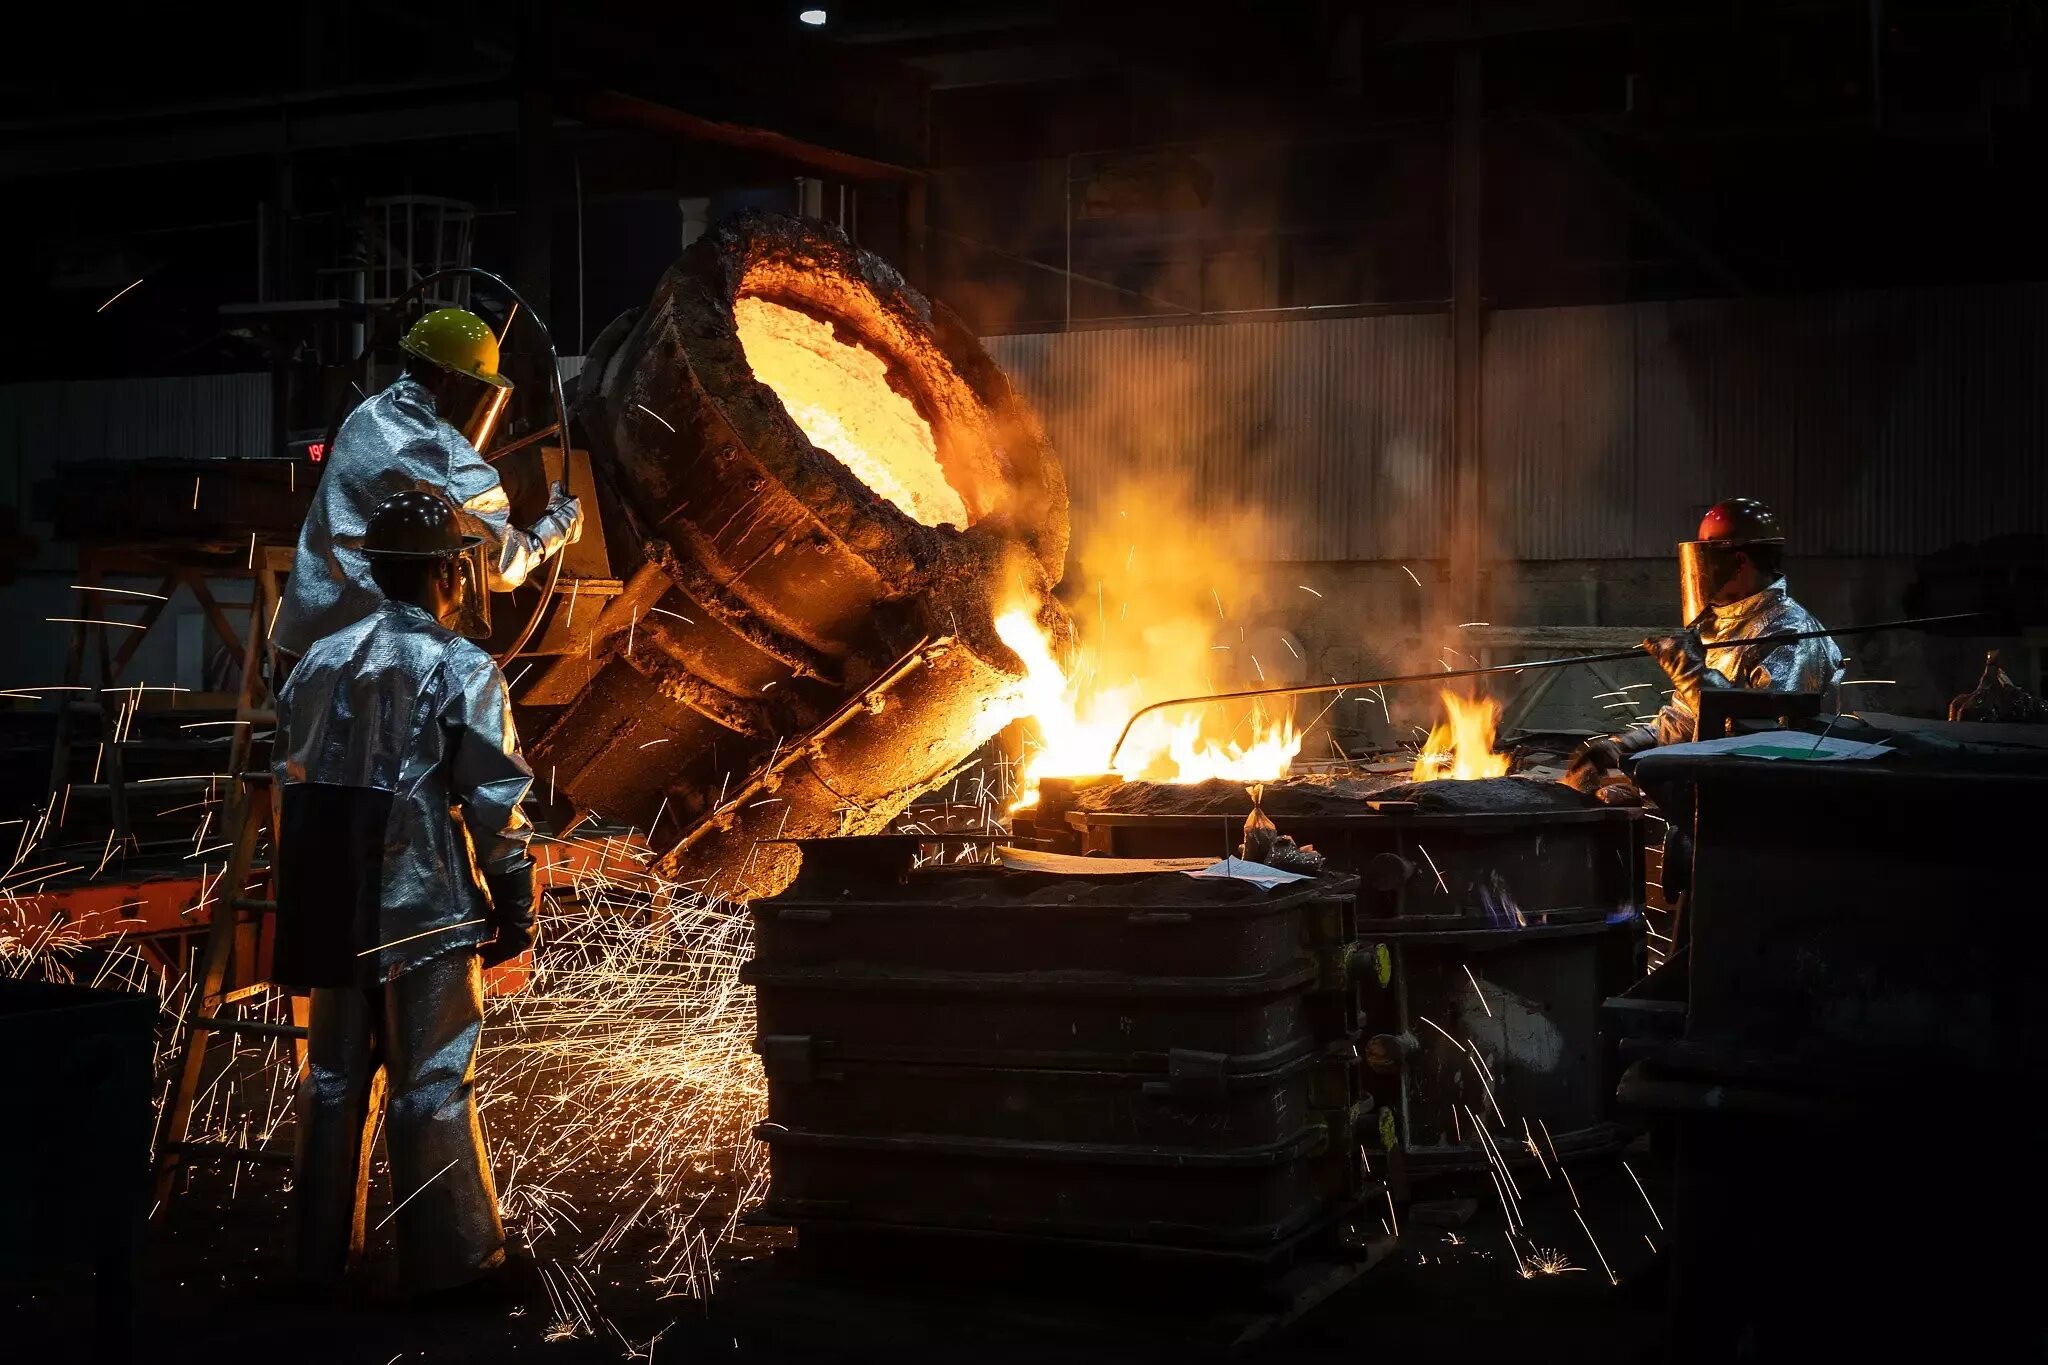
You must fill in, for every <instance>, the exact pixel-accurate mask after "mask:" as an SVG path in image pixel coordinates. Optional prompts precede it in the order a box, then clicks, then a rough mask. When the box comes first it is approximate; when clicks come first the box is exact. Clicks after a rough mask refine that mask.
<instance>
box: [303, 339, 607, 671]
mask: <svg viewBox="0 0 2048 1365" xmlns="http://www.w3.org/2000/svg"><path fill="white" fill-rule="evenodd" d="M399 344H400V347H401V349H403V350H404V351H405V353H406V362H405V373H404V374H402V375H400V376H399V377H398V379H397V380H396V381H395V382H393V383H392V384H391V385H390V386H389V387H387V388H385V389H383V390H382V391H380V392H379V393H378V394H377V395H376V396H375V397H373V398H371V399H369V400H368V401H366V402H364V403H362V404H360V405H358V406H357V408H356V410H355V411H354V412H351V413H350V414H349V415H348V420H346V421H345V422H343V423H342V424H341V431H340V433H339V434H338V435H337V436H336V437H335V440H334V449H332V450H330V451H328V452H327V460H326V465H327V468H326V471H325V472H324V473H323V474H322V475H321V478H320V488H319V491H318V492H317V493H316V494H315V495H314V497H313V506H312V509H311V510H310V511H308V512H307V514H306V522H305V525H304V526H302V527H301V528H300V530H299V548H298V553H297V555H296V557H295V558H294V559H293V561H292V572H291V578H290V579H289V581H288V582H287V583H286V585H285V592H284V602H283V604H282V605H281V606H280V607H279V609H278V613H277V620H276V623H275V624H274V625H273V626H272V627H271V635H272V638H273V640H274V642H275V644H276V647H277V649H278V651H279V652H280V653H282V654H284V655H288V656H290V657H291V658H297V657H298V656H300V655H302V654H304V653H305V652H306V651H307V649H309V648H311V647H312V644H313V642H314V641H315V640H318V639H319V638H321V637H322V636H324V635H331V634H333V633H334V632H335V631H337V630H340V629H341V628H342V627H344V626H348V625H353V624H354V623H355V622H357V621H360V620H362V619H363V618H364V617H365V616H367V615H369V614H370V612H371V610H372V609H373V608H375V607H376V605H377V601H378V598H379V596H380V594H379V593H378V591H377V587H376V584H374V583H373V582H371V581H370V566H369V563H368V562H367V561H366V560H365V559H364V557H363V554H362V552H361V550H360V549H358V548H357V542H358V541H359V540H360V539H361V537H362V534H363V530H364V527H365V525H366V523H367V522H368V521H369V517H370V513H371V511H373V510H374V509H375V508H376V507H377V506H378V504H380V503H382V502H383V501H384V500H385V499H386V498H388V497H390V496H391V495H392V494H394V493H402V492H405V491H407V490H409V489H431V490H435V491H439V492H442V493H446V494H447V495H448V497H449V498H450V499H452V500H453V501H454V502H455V503H456V504H457V506H459V507H460V508H461V509H462V519H463V522H464V525H465V526H466V528H467V529H468V530H469V532H470V533H471V534H473V535H477V536H480V537H482V538H483V540H484V542H485V545H486V547H487V550H486V553H485V563H486V567H487V568H488V569H489V574H488V582H487V586H488V587H489V588H490V589H491V590H492V591H495V592H508V591H510V590H511V589H513V588H516V587H518V586H519V585H520V584H521V583H523V582H525V581H526V578H527V576H528V575H530V574H531V573H532V572H533V571H534V570H535V569H537V568H539V567H540V566H541V565H542V564H544V563H546V562H547V559H548V557H549V556H550V555H553V554H556V553H558V552H560V550H561V549H562V547H563V546H565V545H567V544H569V543H570V542H572V541H574V540H575V539H576V538H577V537H578V536H579V535H581V534H582V531H583V509H582V507H581V505H580V504H579V503H578V502H577V500H576V499H575V498H573V497H570V496H569V494H568V493H567V492H566V491H565V490H563V489H560V488H557V489H556V490H555V494H554V498H553V500H552V501H551V502H550V503H549V504H548V509H547V511H546V512H544V513H543V514H542V515H541V517H540V519H539V520H538V521H536V522H534V524H533V525H531V526H529V527H526V528H524V529H522V528H520V527H516V526H514V525H512V509H511V504H510V502H509V501H508V500H507V498H506V496H505V487H504V485H503V484H502V483H500V482H499V480H498V471H497V470H495V469H493V468H492V467H491V466H490V465H489V464H487V463H486V462H485V461H484V458H483V456H481V455H480V454H478V453H477V452H478V451H479V450H481V449H484V448H486V447H488V446H489V444H490V433H491V431H492V429H493V428H494V427H495V426H496V425H497V421H498V418H499V416H500V415H501V414H502V413H503V411H504V409H505V405H506V403H507V401H508V400H509V399H510V397H511V393H512V384H511V381H510V380H508V379H506V378H505V377H504V376H503V375H501V374H499V373H498V339H497V337H496V336H495V335H494V334H493V333H492V332H491V329H490V326H489V324H487V323H486V322H484V320H483V319H482V318H480V317H478V316H476V315H475V314H474V313H469V312H465V311H463V310H462V309H460V308H440V309H436V310H434V311H433V312H431V313H428V314H427V315H426V316H424V317H422V318H421V319H420V320H419V321H418V322H416V323H414V324H413V325H412V328H411V329H410V330H409V331H407V332H406V334H405V339H404V340H403V341H402V342H400V343H399ZM489 604H490V599H489V596H488V595H485V596H483V597H482V598H481V599H480V600H478V601H476V602H473V603H471V604H470V605H469V611H470V613H471V615H472V616H473V617H475V618H476V619H477V620H479V621H481V622H483V623H484V624H486V625H487V624H488V621H489V616H488V612H489Z"/></svg>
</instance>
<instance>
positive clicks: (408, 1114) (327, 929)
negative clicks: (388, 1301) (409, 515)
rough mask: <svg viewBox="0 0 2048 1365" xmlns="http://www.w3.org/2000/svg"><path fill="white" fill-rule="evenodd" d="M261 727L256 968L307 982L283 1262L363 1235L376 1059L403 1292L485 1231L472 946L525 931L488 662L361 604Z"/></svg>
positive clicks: (524, 871) (493, 1220) (445, 1268)
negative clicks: (271, 839)
mask: <svg viewBox="0 0 2048 1365" xmlns="http://www.w3.org/2000/svg"><path fill="white" fill-rule="evenodd" d="M277 725H278V728H277V740H276V744H275V750H274V757H273V760H272V766H273V770H274V777H275V779H276V790H277V797H278V805H279V810H280V816H279V824H278V829H279V839H278V854H277V903H278V910H277V915H278V932H277V949H276V965H275V968H274V973H273V974H274V976H275V978H276V980H277V981H278V982H279V983H281V984H283V985H287V986H294V987H299V988H302V989H304V988H310V989H311V991H312V997H313V998H312V1018H311V1022H310V1037H309V1039H308V1043H307V1072H306V1077H305V1079H304V1081H303V1082H302V1083H301V1085H300V1088H299V1105H298V1151H297V1162H296V1171H297V1175H296V1189H297V1195H296V1198H297V1203H298V1210H299V1260H300V1267H301V1270H302V1272H303V1273H305V1274H306V1275H308V1276H309V1277H313V1278H325V1277H331V1276H334V1275H338V1274H339V1273H341V1271H342V1270H343V1269H344V1268H345V1266H346V1263H347V1260H348V1256H349V1253H350V1251H351V1249H352V1248H359V1247H360V1245H361V1242H362V1233H363V1221H364V1196H365V1193H366V1181H365V1180H364V1179H363V1175H364V1174H365V1173H366V1171H367V1162H368V1143H367V1141H366V1131H367V1130H366V1121H368V1120H370V1119H371V1118H372V1117H373V1114H374V1102H373V1095H374V1091H375V1088H376V1086H375V1082H376V1080H377V1073H378V1070H379V1068H380V1067H381V1068H382V1070H383V1073H384V1082H385V1085H386V1087H387V1088H388V1090H389V1104H388V1107H387V1120H388V1122H387V1126H386V1147H387V1151H388V1152H389V1155H390V1159H391V1175H392V1187H393V1188H392V1198H393V1201H394V1204H398V1203H400V1202H402V1203H403V1207H402V1208H400V1209H399V1211H398V1214H397V1218H398V1226H397V1243H398V1256H399V1266H400V1272H401V1274H402V1276H403V1277H404V1280H405V1283H406V1285H407V1287H408V1288H414V1289H433V1288H439V1287H444V1286H448V1285H453V1284H458V1283H461V1282H463V1281H464V1280H467V1279H470V1278H473V1277H474V1276H475V1275H477V1274H478V1273H480V1272H481V1271H484V1270H487V1269H489V1268H491V1267H492V1266H493V1265H495V1264H496V1263H498V1262H499V1261H500V1260H501V1259H502V1257H503V1245H504V1232H503V1229H502V1228H501V1227H500V1225H499V1221H498V1205H497V1195H496V1192H495V1190H494V1188H493V1185H492V1181H491V1172H490V1165H489V1162H488V1160H487V1157H486V1154H485V1151H484V1142H483V1130H482V1127H481V1125H480V1124H479V1122H478V1120H477V1113H476V1104H475V1098H474V1094H473V1089H472V1080H473V1074H474V1069H475V1060H476V1048H477V1040H478V1037H479V1035H480V1034H481V1032H482V1028H483V989H482V978H481V974H480V970H479V964H478V957H477V949H478V947H479V946H480V945H483V944H484V943H486V942H487V941H489V940H491V939H492V938H494V937H497V936H498V935H499V933H500V931H501V930H506V931H510V934H517V933H522V932H526V933H530V930H531V925H532V917H533V907H534V901H535V897H536V886H535V874H534V866H533V862H532V859H531V858H530V857H529V856H528V853H527V848H526V845H527V840H528V837H529V835H530V833H531V830H530V827H529V825H528V823H527V821H526V818H525V815H524V814H523V813H522V812H521V811H520V809H519V802H520V800H521V798H522V797H524V796H525V794H526V790H527V787H528V785H529V784H530V783H531V781H532V773H531V772H530V770H529V769H528V768H527V766H526V762H525V760H524V759H523V758H521V757H520V755H519V750H518V740H517V737H516V735H515V733H514V731H513V727H512V714H511V702H510V699H509V697H508V695H507V693H506V688H505V679H504V676H503V675H502V674H500V673H499V671H498V668H497V665H495V664H494V663H492V662H491V660H490V657H489V656H488V655H486V654H485V653H484V652H483V651H482V650H481V649H479V648H477V646H475V645H474V644H472V643H470V642H469V641H467V640H465V639H463V638H462V637H460V636H458V635H455V634H454V633H453V632H451V631H448V630H446V629H444V628H443V627H442V626H440V625H439V624H437V623H436V622H435V621H434V620H433V619H432V618H431V617H429V616H428V614H427V613H426V612H425V611H424V610H422V609H421V608H419V607H416V606H413V605H411V604H410V603H403V602H380V603H379V604H378V605H377V606H376V607H375V608H374V610H372V612H371V613H370V614H369V615H368V616H367V617H365V618H364V619H363V620H361V621H358V622H357V623H355V624H354V625H352V626H348V627H346V628H345V629H343V630H341V631H339V632H337V633H335V634H333V635H330V636H328V637H326V638H325V639H323V640H320V641H318V642H316V643H315V644H314V645H313V646H312V648H310V649H309V650H307V651H306V653H305V655H304V657H303V658H301V659H300V660H299V662H298V665H297V667H295V668H294V669H293V670H292V672H291V675H290V677H289V678H288V679H287V680H286V682H285V684H284V686H283V688H282V689H281V691H280V693H279V696H278V721H277ZM473 868H474V871H472V869H473ZM479 876H480V877H481V880H482V883H483V884H482V885H479V884H478V883H479ZM508 936H509V935H508Z"/></svg>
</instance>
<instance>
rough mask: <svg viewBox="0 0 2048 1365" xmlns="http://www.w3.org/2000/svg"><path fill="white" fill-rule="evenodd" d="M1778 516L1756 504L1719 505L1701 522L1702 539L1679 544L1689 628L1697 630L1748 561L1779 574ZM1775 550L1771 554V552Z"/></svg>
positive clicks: (1781, 545) (1735, 500)
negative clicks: (1710, 608)
mask: <svg viewBox="0 0 2048 1365" xmlns="http://www.w3.org/2000/svg"><path fill="white" fill-rule="evenodd" d="M1784 545H1785V529H1784V527H1783V526H1781V525H1779V523H1778V514H1777V513H1775V512H1773V511H1772V510H1771V509H1770V508H1769V507H1766V506H1765V505H1764V504H1763V503H1761V502H1759V501H1757V500H1756V499H1755V498H1729V499H1727V500H1726V501H1723V502H1717V503H1715V504H1714V505H1713V506H1712V507H1709V508H1708V509H1707V514H1706V515H1705V516H1704V517H1702V518H1700V529H1699V536H1698V538H1697V539H1694V540H1684V541H1680V542H1679V544H1678V588H1679V593H1680V596H1681V597H1682V598H1683V600H1684V607H1683V609H1684V612H1685V622H1686V624H1687V625H1688V626H1691V625H1696V624H1697V623H1698V622H1699V620H1700V618H1701V617H1703V616H1704V615H1706V612H1707V609H1708V608H1709V607H1710V606H1712V605H1714V599H1715V598H1716V597H1717V596H1719V595H1720V594H1721V592H1722V591H1723V590H1724V588H1726V586H1727V584H1728V582H1729V580H1730V579H1732V578H1733V577H1734V576H1735V573H1736V570H1737V569H1738V568H1739V567H1740V566H1741V562H1742V559H1743V557H1744V556H1745V555H1747V556H1748V557H1749V558H1750V559H1751V560H1752V561H1753V562H1755V563H1757V564H1759V565H1760V566H1763V567H1765V569H1766V571H1767V572H1770V573H1773V574H1775V573H1776V571H1777V566H1778V564H1779V563H1780V561H1781V559H1782V557H1783V554H1784ZM1765 547H1769V548H1767V549H1766V548H1765Z"/></svg>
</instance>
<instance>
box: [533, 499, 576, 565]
mask: <svg viewBox="0 0 2048 1365" xmlns="http://www.w3.org/2000/svg"><path fill="white" fill-rule="evenodd" d="M527 531H528V532H529V533H530V534H531V535H532V536H533V537H534V539H536V540H538V541H539V542H540V548H541V554H542V556H543V557H545V556H547V555H551V554H553V553H555V552H556V551H557V550H559V549H561V548H562V547H563V546H564V545H573V544H575V543H576V542H577V541H578V540H580V539H582V538H583V503H582V500H581V499H578V498H575V497H572V496H571V495H570V493H569V490H568V489H567V488H565V487H564V486H563V485H561V484H556V485H555V491H554V495H553V496H552V497H551V498H549V499H548V510H547V511H545V512H543V513H541V514H540V520H538V521H536V522H534V524H533V525H532V526H530V527H528V528H527Z"/></svg>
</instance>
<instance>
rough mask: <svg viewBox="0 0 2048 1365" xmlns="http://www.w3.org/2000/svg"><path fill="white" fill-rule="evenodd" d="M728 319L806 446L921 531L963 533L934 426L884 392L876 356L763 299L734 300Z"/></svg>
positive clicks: (962, 515)
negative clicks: (825, 454)
mask: <svg viewBox="0 0 2048 1365" xmlns="http://www.w3.org/2000/svg"><path fill="white" fill-rule="evenodd" d="M732 312H733V319H734V321H735V322H736V323H737V324H738V327H739V335H740V346H741V348H742V349H743V350H744V351H745V352H746V356H747V368H749V369H751V370H752V371H753V372H754V377H755V378H756V379H758V380H760V381H761V382H762V383H763V384H766V385H767V386H768V387H769V388H771V389H773V390H775V396H776V397H777V398H780V399H781V400H782V406H783V407H784V408H785V409H787V410H788V412H789V415H790V417H791V418H792V419H793V420H794V421H795V422H796V424H797V426H798V427H800V428H801V429H802V430H803V433H804V435H805V436H807V437H809V438H810V442H811V444H812V445H814V446H816V447H818V449H820V450H824V451H829V452H830V453H831V454H833V455H835V456H837V457H838V459H839V462H840V463H841V464H843V465H845V466H846V467H847V468H848V469H850V470H852V471H853V473H854V475H855V476H856V477H857V478H859V479H860V481H861V482H862V483H864V484H866V485H867V486H868V488H870V489H871V490H873V491H874V492H875V493H876V494H877V495H878V496H880V497H883V498H886V499H888V500H889V501H890V502H892V503H894V504H895V505H896V506H897V507H898V508H900V509H901V510H902V511H903V512H904V513H905V514H907V515H909V516H911V517H914V518H916V519H917V520H918V521H920V522H922V523H923V524H925V525H926V526H941V525H950V526H955V527H959V528H961V529H965V528H966V526H967V521H968V518H967V504H966V503H965V502H964V501H963V500H962V499H961V497H960V494H959V493H958V492H956V491H954V488H953V486H952V485H951V484H949V483H947V482H946V473H945V470H944V469H942V468H941V467H940V465H939V448H938V443H937V442H936V441H934V440H933V439H932V429H931V427H930V426H929V425H927V424H926V422H925V420H924V418H923V417H922V416H920V415H919V413H918V411H917V407H916V405H915V404H913V403H912V402H911V401H910V400H909V399H908V398H906V397H904V396H903V395H902V394H900V393H898V392H897V391H896V390H895V389H893V388H891V387H889V367H888V364H887V363H886V362H885V361H884V360H883V359H882V357H880V356H878V355H876V354H875V353H874V352H873V351H870V350H869V349H867V348H866V347H865V346H862V345H859V344H858V343H854V342H846V341H841V340H840V339H839V338H838V337H837V336H836V335H834V334H833V331H832V325H831V324H830V323H828V322H823V321H820V320H819V319H817V318H814V317H812V316H811V315H810V314H808V313H800V312H798V311H797V310H796V309H794V308H785V307H783V306H782V305H781V304H779V303H771V302H769V301H768V300H767V299H759V298H742V299H739V300H737V301H735V302H734V304H733V309H732Z"/></svg>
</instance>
